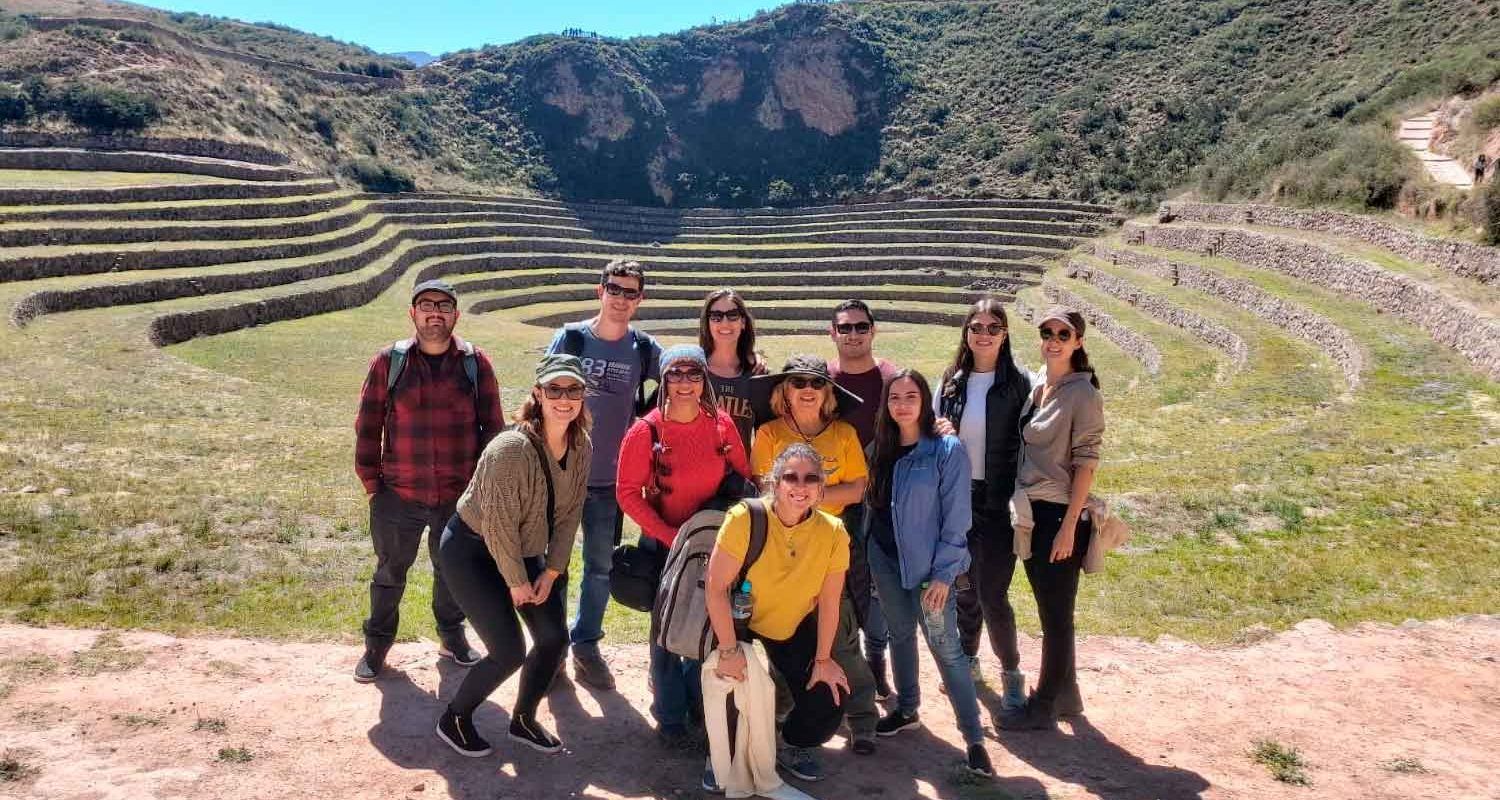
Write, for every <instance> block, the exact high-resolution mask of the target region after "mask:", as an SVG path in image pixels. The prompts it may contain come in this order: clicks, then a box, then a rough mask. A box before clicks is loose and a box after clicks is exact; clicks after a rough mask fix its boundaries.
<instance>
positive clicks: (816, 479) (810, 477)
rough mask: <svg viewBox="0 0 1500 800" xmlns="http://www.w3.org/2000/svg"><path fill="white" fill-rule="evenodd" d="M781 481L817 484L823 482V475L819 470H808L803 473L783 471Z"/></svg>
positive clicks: (806, 484)
mask: <svg viewBox="0 0 1500 800" xmlns="http://www.w3.org/2000/svg"><path fill="white" fill-rule="evenodd" d="M781 482H782V483H787V484H791V485H792V486H817V485H818V484H820V483H822V482H823V475H822V474H821V473H818V472H808V473H805V474H802V475H799V474H797V473H795V472H783V473H782V474H781Z"/></svg>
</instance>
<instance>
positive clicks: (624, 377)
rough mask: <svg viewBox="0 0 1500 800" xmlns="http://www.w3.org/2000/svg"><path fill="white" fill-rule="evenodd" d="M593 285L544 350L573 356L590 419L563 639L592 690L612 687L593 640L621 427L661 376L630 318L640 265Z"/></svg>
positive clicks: (607, 559) (617, 265) (605, 592)
mask: <svg viewBox="0 0 1500 800" xmlns="http://www.w3.org/2000/svg"><path fill="white" fill-rule="evenodd" d="M594 291H595V293H596V294H597V295H598V297H599V314H598V315H597V316H595V317H594V318H593V319H590V320H586V321H584V322H574V323H570V324H568V325H564V326H563V327H562V329H561V330H559V331H558V332H557V335H556V336H554V337H552V344H550V345H548V346H547V352H548V353H567V354H569V355H574V356H578V358H579V359H580V360H581V361H582V362H583V373H584V376H585V377H586V378H587V380H588V399H587V400H586V401H585V402H586V403H587V405H588V410H589V414H590V415H591V416H592V417H593V419H594V427H593V429H592V430H591V431H590V433H589V436H590V438H591V439H592V440H593V444H594V461H593V464H592V465H590V468H589V490H588V497H587V499H585V500H584V502H583V580H582V581H580V583H579V595H578V613H577V615H576V616H574V618H573V627H572V630H571V632H570V633H569V638H570V639H571V640H572V643H573V676H574V678H576V679H577V680H578V682H580V683H582V684H584V685H586V686H591V687H593V688H595V689H602V690H611V689H614V688H615V679H614V676H613V675H611V674H610V671H609V664H608V663H606V662H605V660H604V657H603V656H602V655H600V653H599V640H600V639H603V638H604V608H605V606H607V605H609V568H610V564H611V560H612V559H611V556H612V555H613V553H614V548H615V545H617V544H619V543H620V529H621V525H622V522H623V518H622V516H621V514H620V506H619V504H618V503H617V502H616V501H615V468H616V466H617V464H618V462H619V460H620V442H621V441H623V440H624V438H625V431H626V430H627V429H629V428H630V426H631V424H632V423H633V422H635V418H636V416H637V415H638V413H640V409H638V408H637V405H638V404H641V405H644V398H645V382H646V381H647V380H660V376H659V375H658V373H657V359H658V357H659V356H660V355H661V346H660V345H658V344H657V343H656V340H655V339H654V338H652V337H651V335H650V334H647V333H643V332H641V331H637V330H636V329H635V328H634V327H632V326H631V324H630V318H631V317H632V316H634V315H635V310H636V308H638V307H639V306H640V304H641V298H642V297H644V296H645V293H646V271H645V268H643V267H642V266H641V265H640V263H639V262H636V261H626V260H624V259H615V260H614V261H611V262H610V263H609V264H608V265H607V266H605V268H604V272H603V274H602V275H601V276H600V280H599V286H598V287H597V288H596V289H595V290H594Z"/></svg>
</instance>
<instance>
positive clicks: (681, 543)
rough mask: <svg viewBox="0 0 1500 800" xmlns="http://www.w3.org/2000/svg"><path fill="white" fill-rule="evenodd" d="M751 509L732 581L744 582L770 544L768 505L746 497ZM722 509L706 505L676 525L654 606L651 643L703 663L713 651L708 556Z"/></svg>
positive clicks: (721, 518)
mask: <svg viewBox="0 0 1500 800" xmlns="http://www.w3.org/2000/svg"><path fill="white" fill-rule="evenodd" d="M744 503H745V507H746V508H747V509H748V510H749V511H750V542H749V546H748V547H747V548H746V550H745V563H743V564H741V565H740V574H739V577H738V578H736V579H735V582H734V585H735V586H739V585H740V584H741V583H743V582H744V581H745V575H746V574H748V573H749V572H750V567H751V565H753V564H754V563H755V560H756V559H757V558H759V557H760V553H761V551H762V550H764V549H765V547H766V528H767V524H768V523H767V520H766V506H765V502H764V501H763V500H761V499H760V498H751V499H749V500H745V501H744ZM724 516H725V514H724V512H723V511H719V510H717V509H711V508H710V509H704V510H702V511H699V512H698V513H696V514H694V515H693V516H691V517H688V521H687V522H684V523H683V524H682V527H680V528H678V529H677V538H676V540H674V541H673V542H672V550H671V552H669V553H668V554H667V565H666V566H665V567H663V568H662V573H661V584H660V585H659V586H658V587H657V590H656V606H655V607H654V608H653V609H651V641H652V642H654V643H656V644H657V645H659V646H660V647H662V648H663V649H665V650H666V651H667V652H669V653H671V654H673V655H676V656H681V657H683V658H691V659H693V660H694V661H702V660H703V659H705V658H708V654H709V653H710V652H711V651H712V650H713V649H714V632H713V627H712V626H710V625H709V624H708V599H707V598H708V595H707V588H706V584H707V583H708V556H709V554H710V553H712V552H713V549H714V542H715V541H717V540H718V536H719V527H720V526H722V525H723V524H724Z"/></svg>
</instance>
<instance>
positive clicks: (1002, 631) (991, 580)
mask: <svg viewBox="0 0 1500 800" xmlns="http://www.w3.org/2000/svg"><path fill="white" fill-rule="evenodd" d="M972 498H973V503H972V505H973V509H974V522H973V524H972V525H971V526H970V528H969V555H970V557H971V559H972V560H971V562H970V564H969V571H968V573H966V574H967V576H968V587H967V588H960V590H959V593H958V598H957V603H958V636H959V643H960V645H962V647H963V650H964V654H965V655H967V656H969V657H970V658H973V657H975V656H977V655H979V634H980V630H981V629H982V628H983V627H984V626H985V625H988V626H989V629H990V649H991V650H994V651H995V655H996V656H997V657H999V659H1000V665H1001V666H1002V667H1003V668H1005V669H1007V670H1015V669H1020V667H1021V651H1020V650H1019V649H1018V648H1017V645H1016V611H1015V609H1014V608H1012V607H1011V605H1010V581H1011V578H1012V577H1014V576H1015V574H1016V551H1015V532H1014V531H1012V530H1011V527H1010V510H1009V509H1006V508H999V509H992V508H988V507H986V506H985V504H984V501H985V488H984V484H983V483H982V482H979V481H976V482H975V483H974V489H973V495H972Z"/></svg>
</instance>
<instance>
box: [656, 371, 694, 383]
mask: <svg viewBox="0 0 1500 800" xmlns="http://www.w3.org/2000/svg"><path fill="white" fill-rule="evenodd" d="M662 377H664V378H666V379H667V383H683V382H684V381H686V382H688V383H702V382H703V370H701V369H669V370H667V371H666V374H665V375H663V376H662Z"/></svg>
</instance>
